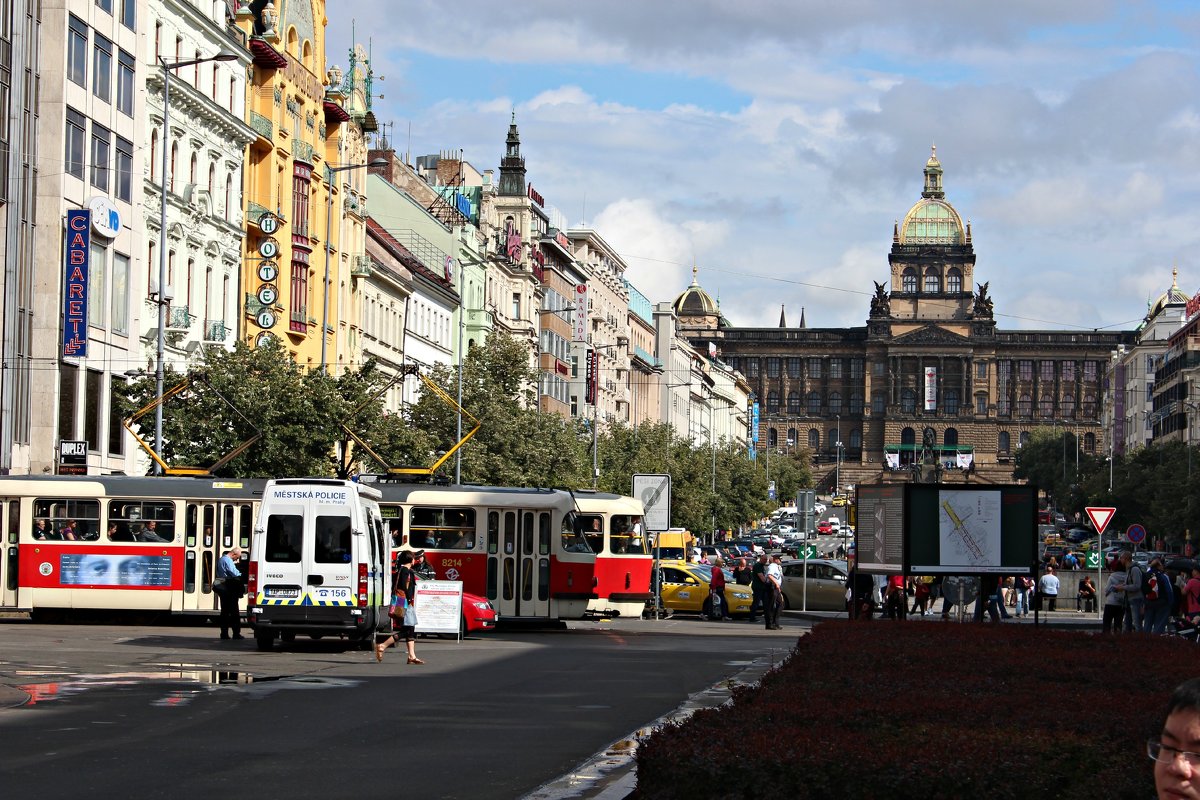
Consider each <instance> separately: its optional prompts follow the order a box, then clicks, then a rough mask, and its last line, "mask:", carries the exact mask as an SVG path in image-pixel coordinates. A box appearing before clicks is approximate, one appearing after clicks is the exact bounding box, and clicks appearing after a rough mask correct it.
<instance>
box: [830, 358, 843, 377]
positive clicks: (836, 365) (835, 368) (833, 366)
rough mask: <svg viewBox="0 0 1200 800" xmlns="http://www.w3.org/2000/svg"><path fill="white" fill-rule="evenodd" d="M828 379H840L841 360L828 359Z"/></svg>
mask: <svg viewBox="0 0 1200 800" xmlns="http://www.w3.org/2000/svg"><path fill="white" fill-rule="evenodd" d="M829 377H830V378H838V379H840V378H841V377H842V360H841V359H840V358H831V359H829Z"/></svg>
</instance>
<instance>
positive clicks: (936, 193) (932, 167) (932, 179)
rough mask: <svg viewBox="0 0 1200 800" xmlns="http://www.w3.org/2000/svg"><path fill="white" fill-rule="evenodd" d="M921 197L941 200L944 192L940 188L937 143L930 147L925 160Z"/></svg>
mask: <svg viewBox="0 0 1200 800" xmlns="http://www.w3.org/2000/svg"><path fill="white" fill-rule="evenodd" d="M921 197H928V198H933V199H935V200H942V199H944V198H945V197H946V193H945V192H944V191H943V190H942V162H940V161H938V157H937V145H936V144H935V145H933V146H932V147H931V148H930V155H929V160H928V161H926V162H925V190H924V191H923V192H921Z"/></svg>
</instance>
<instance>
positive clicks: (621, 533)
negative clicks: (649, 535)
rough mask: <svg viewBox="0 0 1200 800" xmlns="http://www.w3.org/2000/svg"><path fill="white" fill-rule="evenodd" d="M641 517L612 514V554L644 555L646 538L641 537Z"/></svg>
mask: <svg viewBox="0 0 1200 800" xmlns="http://www.w3.org/2000/svg"><path fill="white" fill-rule="evenodd" d="M641 522H642V520H641V517H637V516H629V515H628V514H614V515H613V517H612V537H611V540H612V550H613V552H614V553H633V554H636V555H639V556H644V555H646V552H647V551H646V537H645V536H643V535H642V526H641Z"/></svg>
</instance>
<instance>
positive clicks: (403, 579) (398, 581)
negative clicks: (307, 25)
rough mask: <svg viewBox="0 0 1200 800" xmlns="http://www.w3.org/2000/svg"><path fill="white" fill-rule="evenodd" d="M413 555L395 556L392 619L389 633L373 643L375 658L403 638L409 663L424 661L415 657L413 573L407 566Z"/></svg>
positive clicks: (390, 612) (415, 615) (415, 609)
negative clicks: (390, 632) (390, 633)
mask: <svg viewBox="0 0 1200 800" xmlns="http://www.w3.org/2000/svg"><path fill="white" fill-rule="evenodd" d="M412 562H413V554H412V552H411V551H409V550H405V551H403V552H402V553H400V555H399V556H397V557H396V563H397V564H398V565H399V566H398V567H397V569H396V575H395V577H394V578H393V580H392V606H391V608H390V609H389V610H388V616H390V617H391V618H392V635H391V636H389V637H387V638H386V639H384V640H383V641H382V642H380V643H379V644H377V645H375V660H376V661H383V651H385V650H387V649H388V648H389V647H391V646H392V645H393V644H395V643H396V642H397V641H399V640H401V639H403V640H404V644H405V647H406V648H407V650H408V663H409V664H424V663H425V662H424V661H422V660H421V659H419V658H417V651H416V646H417V631H416V628H417V608H416V596H417V575H416V573H415V572H413V570H412V567H411V566H410V565H411V564H412Z"/></svg>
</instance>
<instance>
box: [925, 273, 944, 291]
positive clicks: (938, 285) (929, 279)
mask: <svg viewBox="0 0 1200 800" xmlns="http://www.w3.org/2000/svg"><path fill="white" fill-rule="evenodd" d="M941 290H942V281H941V278H939V277H938V274H937V271H936V270H934V268H933V267H930V268H929V269H927V270H925V293H926V294H937V293H938V292H940V291H941Z"/></svg>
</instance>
